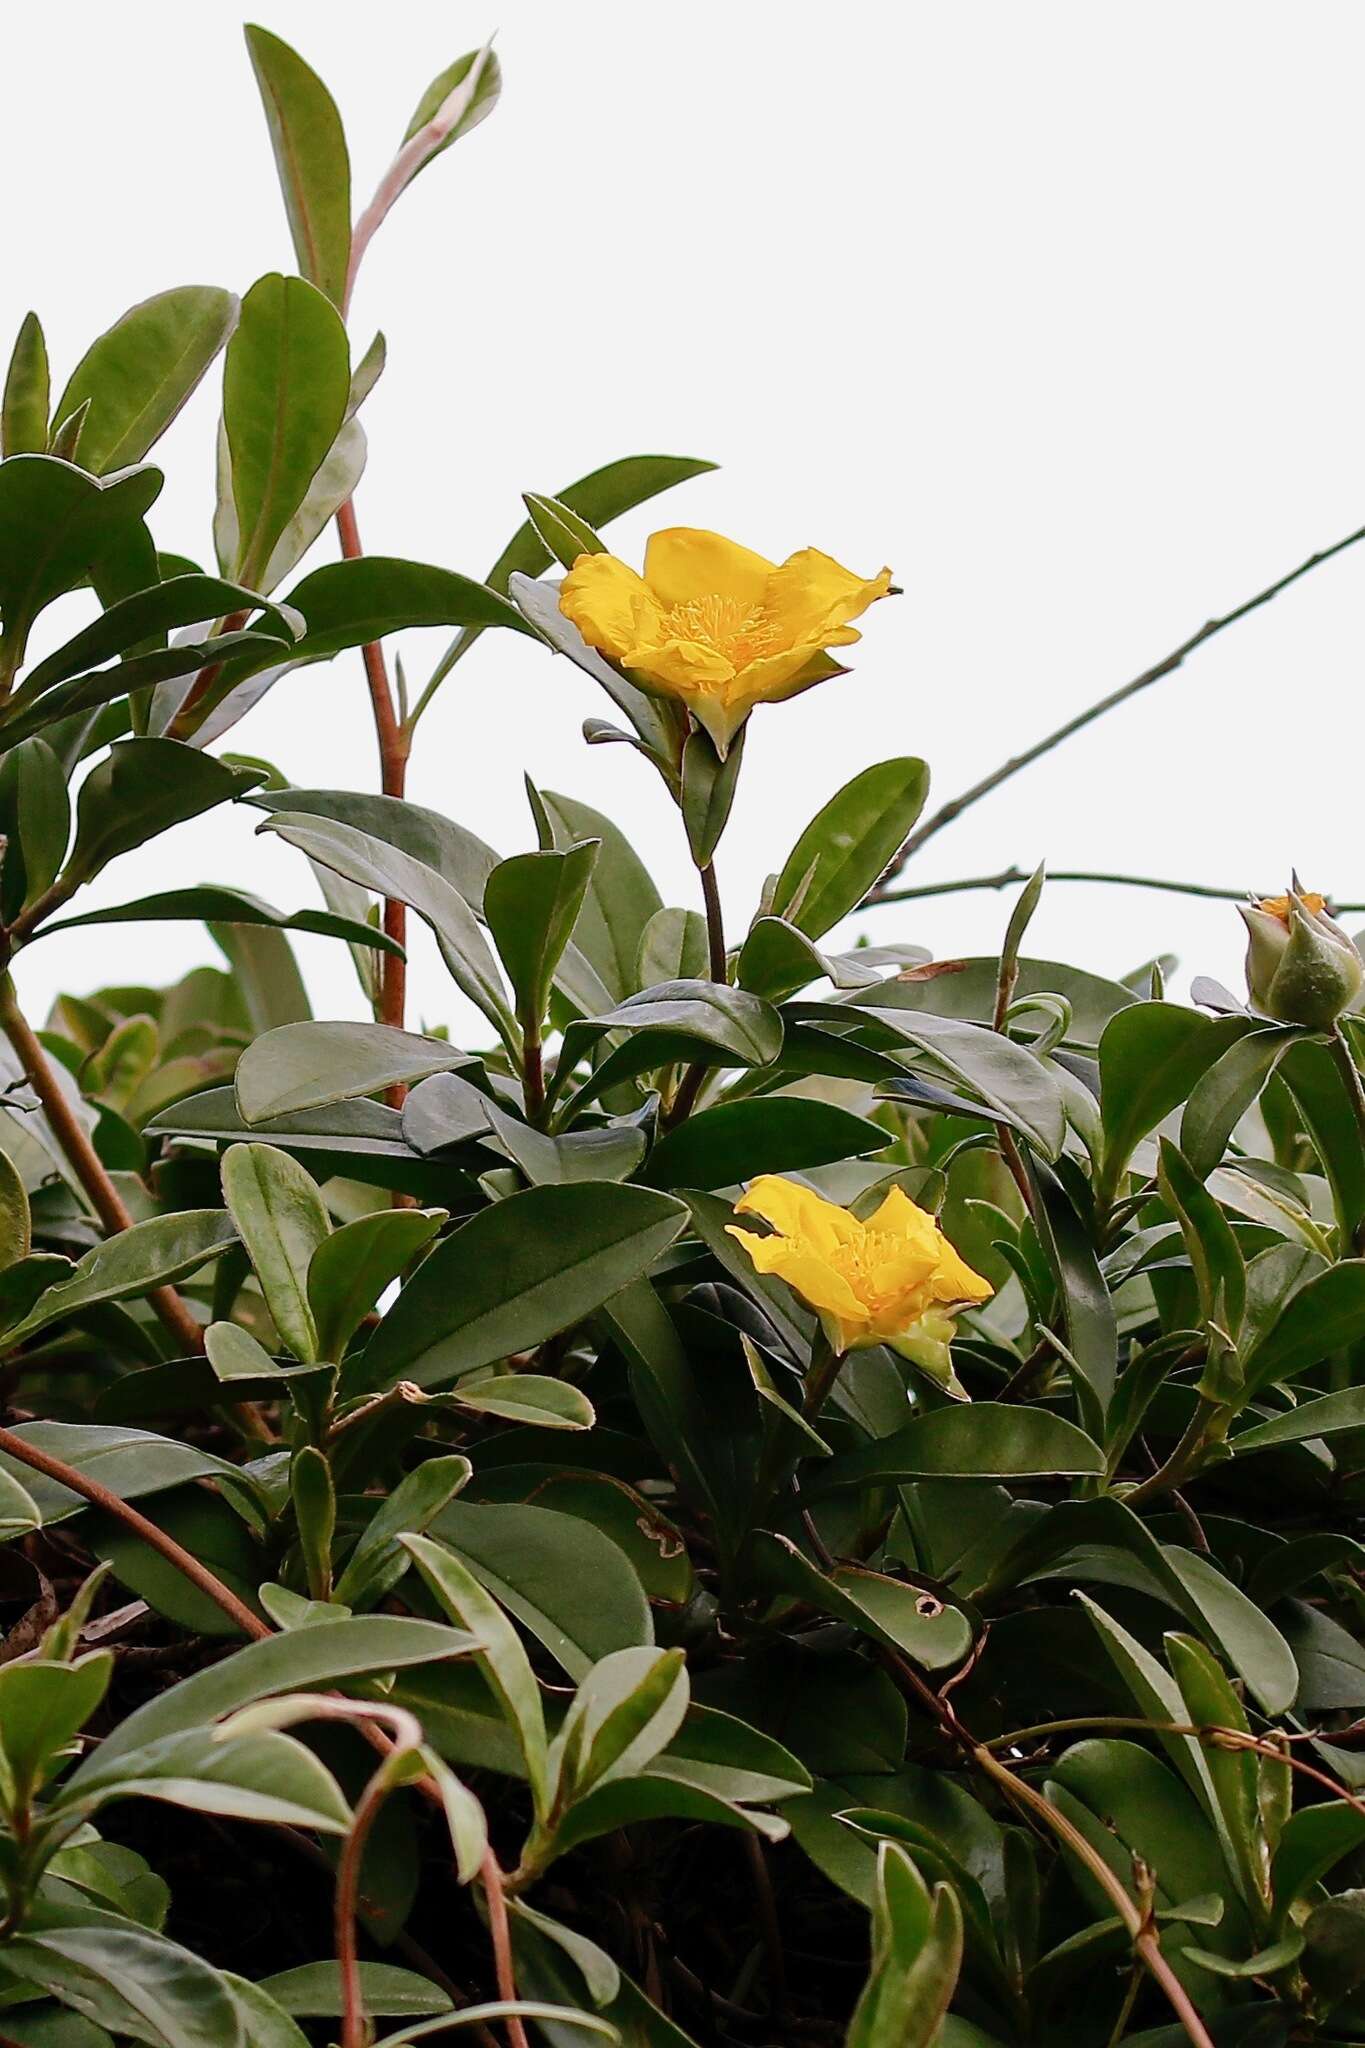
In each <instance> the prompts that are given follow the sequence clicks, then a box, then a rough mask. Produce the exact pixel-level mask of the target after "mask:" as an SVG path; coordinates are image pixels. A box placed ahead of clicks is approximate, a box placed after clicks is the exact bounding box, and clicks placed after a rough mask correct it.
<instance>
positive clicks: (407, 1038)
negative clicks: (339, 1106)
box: [235, 1023, 471, 1124]
mask: <svg viewBox="0 0 1365 2048" xmlns="http://www.w3.org/2000/svg"><path fill="white" fill-rule="evenodd" d="M470 1064H471V1061H470V1056H469V1054H468V1053H465V1052H459V1051H457V1049H456V1048H455V1047H454V1046H453V1045H447V1044H446V1043H445V1041H444V1040H442V1039H439V1038H420V1037H418V1036H417V1034H416V1033H415V1032H411V1031H398V1030H396V1029H395V1028H394V1026H393V1025H391V1024H345V1023H342V1024H313V1023H306V1024H282V1025H281V1026H280V1027H279V1029H278V1030H276V1031H268V1032H267V1033H266V1034H265V1036H264V1037H263V1038H257V1039H254V1040H253V1041H252V1043H251V1044H250V1045H249V1046H248V1047H247V1049H246V1051H245V1052H244V1053H243V1054H242V1057H241V1059H240V1060H239V1061H238V1064H237V1072H236V1077H235V1087H236V1096H237V1106H238V1109H239V1110H240V1112H241V1115H242V1116H243V1118H244V1119H245V1120H246V1122H247V1123H248V1124H261V1123H264V1122H266V1120H267V1119H268V1118H271V1117H279V1116H286V1115H288V1114H290V1113H291V1112H292V1111H294V1110H302V1109H317V1108H320V1107H322V1106H323V1105H324V1104H326V1103H329V1102H344V1101H346V1100H347V1098H348V1097H350V1096H354V1095H378V1094H379V1093H380V1092H381V1090H383V1089H385V1088H389V1087H392V1085H393V1084H394V1083H395V1082H396V1081H403V1082H410V1081H420V1080H422V1079H423V1078H424V1076H426V1075H427V1074H439V1073H444V1072H448V1071H450V1070H452V1069H454V1068H457V1067H465V1066H469V1065H470Z"/></svg>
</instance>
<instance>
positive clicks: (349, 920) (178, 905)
mask: <svg viewBox="0 0 1365 2048" xmlns="http://www.w3.org/2000/svg"><path fill="white" fill-rule="evenodd" d="M42 744H43V742H42V741H41V740H29V741H26V742H25V745H26V746H41V745H42ZM15 752H16V754H19V755H22V753H23V748H22V747H20V748H17V749H16V750H15ZM14 758H15V756H14V755H6V757H5V759H6V760H7V761H8V760H12V759H14ZM3 774H4V769H3V766H0V776H3ZM182 921H183V922H193V923H198V922H200V921H202V922H204V923H212V924H250V925H264V926H267V927H270V928H272V929H274V930H277V931H283V932H316V933H318V934H320V935H321V936H322V937H324V938H329V939H345V941H346V942H347V944H348V945H352V946H367V947H369V948H371V950H373V951H375V952H381V953H400V954H401V952H402V948H401V947H400V946H399V945H398V944H397V942H396V941H395V940H393V939H391V938H389V937H388V936H387V934H386V933H384V932H382V931H380V930H379V929H378V927H377V926H375V925H371V924H362V923H360V921H359V920H358V919H356V918H353V917H338V916H337V915H336V914H335V912H333V911H330V910H272V909H271V907H270V905H269V904H268V903H262V901H261V899H260V898H259V896H248V895H246V894H245V893H244V892H243V891H242V890H240V889H226V888H224V887H223V886H222V884H221V883H218V882H199V883H197V884H196V885H195V886H194V887H193V888H189V889H167V890H165V891H163V893H162V894H160V895H158V896H141V897H139V898H138V899H137V901H136V902H133V903H113V904H110V905H109V906H108V908H107V909H104V910H87V911H83V912H82V913H81V915H80V916H79V917H63V918H58V919H57V920H56V921H55V922H53V923H52V924H45V925H44V926H43V927H42V933H41V936H42V937H44V938H46V937H47V936H48V935H49V934H50V933H51V932H61V931H70V930H72V929H73V928H74V927H75V926H77V925H83V924H163V923H179V922H182Z"/></svg>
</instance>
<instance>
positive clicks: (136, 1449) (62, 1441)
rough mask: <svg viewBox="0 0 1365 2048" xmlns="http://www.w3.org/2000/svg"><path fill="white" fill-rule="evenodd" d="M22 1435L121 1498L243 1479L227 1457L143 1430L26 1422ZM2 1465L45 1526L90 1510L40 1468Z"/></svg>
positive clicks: (20, 1428) (10, 1461)
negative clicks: (193, 1482)
mask: <svg viewBox="0 0 1365 2048" xmlns="http://www.w3.org/2000/svg"><path fill="white" fill-rule="evenodd" d="M16 1434H17V1435H18V1436H20V1437H21V1438H23V1440H24V1441H25V1442H26V1443H32V1444H34V1445H35V1446H36V1447H37V1449H39V1450H40V1451H46V1452H47V1453H48V1455H49V1456H50V1457H53V1458H60V1459H61V1461H62V1463H63V1464H64V1465H71V1466H74V1467H75V1469H76V1470H77V1471H78V1472H86V1473H89V1474H90V1475H91V1477H93V1478H95V1479H98V1480H100V1481H101V1483H102V1484H103V1485H105V1486H107V1487H108V1488H109V1491H110V1492H111V1493H116V1494H118V1496H119V1498H120V1499H121V1500H138V1499H141V1498H142V1497H144V1496H145V1495H147V1494H155V1493H164V1492H166V1491H167V1489H168V1488H170V1487H173V1486H182V1485H185V1484H186V1483H188V1482H189V1481H190V1480H193V1479H210V1478H211V1479H217V1480H220V1481H226V1483H227V1484H228V1485H229V1486H231V1485H233V1484H234V1483H238V1482H239V1481H240V1474H239V1473H238V1471H237V1468H236V1467H235V1466H233V1465H230V1464H228V1462H227V1461H226V1459H223V1458H217V1457H214V1455H213V1454H212V1453H211V1452H209V1451H204V1450H199V1449H196V1448H195V1447H194V1446H193V1445H191V1444H185V1443H177V1442H175V1441H174V1439H172V1438H170V1437H163V1436H153V1435H151V1434H150V1433H149V1432H148V1431H146V1430H142V1429H127V1428H116V1429H106V1428H102V1427H101V1426H100V1425H98V1424H97V1423H89V1422H25V1423H21V1424H20V1425H19V1426H18V1429H17V1431H16ZM0 1466H3V1469H4V1470H5V1471H6V1472H7V1473H9V1474H10V1476H11V1477H14V1478H18V1479H19V1480H20V1481H21V1483H22V1484H23V1486H24V1488H25V1489H26V1491H27V1492H28V1493H29V1495H30V1496H31V1498H32V1499H33V1501H34V1502H35V1503H36V1505H37V1507H38V1509H39V1511H40V1513H41V1515H42V1518H43V1525H44V1527H47V1526H49V1525H50V1524H52V1523H53V1522H60V1521H64V1520H65V1519H66V1518H67V1517H68V1516H69V1515H75V1514H81V1513H83V1512H84V1510H85V1508H86V1501H85V1498H84V1496H83V1495H81V1494H78V1493H75V1492H73V1491H72V1489H71V1488H70V1487H69V1486H63V1485H61V1484H60V1482H59V1481H57V1480H55V1479H49V1478H48V1477H47V1476H46V1474H45V1473H40V1472H34V1471H33V1470H32V1469H31V1468H30V1467H29V1466H27V1465H23V1464H21V1463H20V1462H19V1461H18V1460H17V1459H10V1458H7V1457H0Z"/></svg>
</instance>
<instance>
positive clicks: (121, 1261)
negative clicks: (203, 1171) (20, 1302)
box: [5, 1209, 237, 1345]
mask: <svg viewBox="0 0 1365 2048" xmlns="http://www.w3.org/2000/svg"><path fill="white" fill-rule="evenodd" d="M236 1241H237V1232H236V1229H235V1227H234V1225H233V1222H232V1219H231V1217H230V1216H229V1215H228V1214H227V1212H226V1210H223V1209H181V1210H177V1211H173V1212H172V1213H171V1214H170V1215H167V1216H153V1217H150V1218H149V1219H148V1221H147V1222H145V1223H135V1224H133V1226H132V1228H131V1229H129V1230H124V1231H121V1232H120V1233H119V1234H118V1235H117V1236H116V1237H111V1238H107V1239H106V1240H105V1241H104V1242H103V1243H102V1244H97V1245H96V1246H95V1248H94V1250H93V1251H89V1252H87V1253H86V1254H85V1257H84V1258H83V1259H79V1260H78V1261H77V1263H76V1266H75V1268H74V1270H73V1272H72V1274H71V1277H70V1279H69V1280H59V1281H57V1283H56V1284H55V1286H52V1287H49V1288H47V1289H45V1290H44V1292H43V1293H42V1294H40V1295H39V1297H38V1300H37V1302H36V1304H35V1306H34V1307H33V1308H31V1309H30V1310H29V1312H28V1314H27V1315H26V1316H24V1317H23V1319H22V1320H21V1321H19V1322H17V1323H14V1324H13V1325H12V1326H11V1327H10V1328H9V1329H8V1330H7V1331H6V1332H5V1342H6V1344H7V1345H8V1344H17V1343H18V1342H19V1341H20V1339H21V1338H24V1337H30V1336H32V1335H33V1333H34V1331H35V1330H42V1329H46V1327H47V1325H48V1324H49V1323H53V1322H56V1321H57V1319H58V1318H59V1317H61V1316H69V1315H75V1314H77V1313H78V1312H79V1311H81V1310H83V1309H89V1308H93V1307H94V1306H95V1305H96V1304H97V1303H100V1302H106V1301H126V1300H128V1299H129V1297H130V1296H133V1295H138V1294H145V1293H147V1292H149V1290H150V1289H151V1288H153V1287H161V1286H164V1285H166V1284H167V1283H168V1282H174V1281H176V1280H183V1279H185V1277H186V1276H187V1275H188V1274H190V1273H195V1272H197V1271H198V1270H199V1268H200V1267H201V1266H203V1265H206V1264H207V1263H208V1261H209V1260H210V1259H216V1258H217V1257H218V1256H219V1254H220V1253H222V1252H225V1251H226V1250H227V1248H228V1246H229V1245H230V1244H235V1243H236Z"/></svg>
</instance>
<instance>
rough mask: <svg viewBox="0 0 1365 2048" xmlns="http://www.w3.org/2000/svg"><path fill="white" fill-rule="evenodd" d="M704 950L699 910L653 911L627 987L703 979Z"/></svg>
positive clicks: (704, 921) (704, 968) (703, 936)
mask: <svg viewBox="0 0 1365 2048" xmlns="http://www.w3.org/2000/svg"><path fill="white" fill-rule="evenodd" d="M707 953H708V946H707V940H706V919H705V918H704V917H703V916H702V914H701V912H700V911H699V910H656V911H655V912H654V913H653V915H652V916H651V917H650V919H649V922H648V923H647V924H646V926H645V928H644V930H643V931H642V932H641V934H640V951H639V954H638V956H637V959H636V962H635V973H634V977H633V979H632V980H631V983H630V989H646V988H657V987H658V985H659V983H660V982H665V981H703V980H704V979H705V978H706V967H707ZM630 989H627V990H626V991H625V993H626V994H629V992H630ZM754 993H755V994H756V995H761V994H762V993H763V991H762V990H761V989H756V990H755V991H754Z"/></svg>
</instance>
